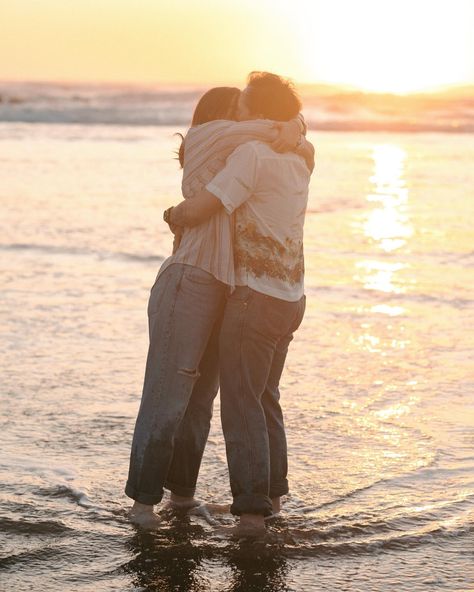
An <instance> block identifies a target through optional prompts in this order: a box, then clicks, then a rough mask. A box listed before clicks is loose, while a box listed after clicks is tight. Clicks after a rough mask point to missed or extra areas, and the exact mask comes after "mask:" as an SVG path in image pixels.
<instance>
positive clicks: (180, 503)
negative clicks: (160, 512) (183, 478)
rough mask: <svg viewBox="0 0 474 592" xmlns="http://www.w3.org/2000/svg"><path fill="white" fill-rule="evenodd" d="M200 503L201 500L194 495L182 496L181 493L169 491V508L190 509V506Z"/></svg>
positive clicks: (199, 504) (193, 506)
mask: <svg viewBox="0 0 474 592" xmlns="http://www.w3.org/2000/svg"><path fill="white" fill-rule="evenodd" d="M202 503H203V502H201V501H200V500H197V499H196V498H194V497H184V496H183V495H176V494H175V493H171V497H170V503H169V505H170V507H171V508H174V509H175V510H190V509H191V508H196V507H197V506H201V505H202Z"/></svg>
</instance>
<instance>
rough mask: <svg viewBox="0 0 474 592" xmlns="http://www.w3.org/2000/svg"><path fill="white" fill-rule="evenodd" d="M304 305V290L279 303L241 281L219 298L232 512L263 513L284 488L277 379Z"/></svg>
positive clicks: (223, 411)
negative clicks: (223, 299)
mask: <svg viewBox="0 0 474 592" xmlns="http://www.w3.org/2000/svg"><path fill="white" fill-rule="evenodd" d="M304 311H305V297H304V296H303V298H301V300H299V301H298V302H287V301H285V300H280V299H279V298H272V297H271V296H266V295H265V294H262V293H260V292H256V291H254V290H252V289H250V288H248V287H237V288H236V290H235V291H234V292H233V294H232V295H231V296H230V297H229V298H228V300H227V303H226V307H225V311H224V318H223V321H222V328H221V334H220V349H219V357H220V383H221V417H222V428H223V431H224V438H225V443H226V450H227V463H228V466H229V476H230V486H231V490H232V496H233V498H234V499H233V504H232V506H231V512H232V513H233V514H236V515H240V514H244V513H250V514H262V515H264V516H267V515H270V514H271V513H272V504H271V498H274V497H280V496H281V495H285V494H286V493H288V481H287V472H288V462H287V446H286V436H285V426H284V423H283V414H282V410H281V406H280V391H279V388H278V384H279V382H280V377H281V374H282V371H283V367H284V365H285V359H286V355H287V353H288V346H289V344H290V342H291V340H292V339H293V333H294V331H296V329H297V328H298V327H299V325H300V323H301V321H302V319H303V316H304Z"/></svg>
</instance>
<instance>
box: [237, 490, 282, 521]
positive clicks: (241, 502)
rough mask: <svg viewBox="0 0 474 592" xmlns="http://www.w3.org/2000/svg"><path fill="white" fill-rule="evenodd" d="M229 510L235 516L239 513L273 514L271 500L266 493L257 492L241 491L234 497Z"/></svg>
mask: <svg viewBox="0 0 474 592" xmlns="http://www.w3.org/2000/svg"><path fill="white" fill-rule="evenodd" d="M230 511H231V513H232V514H234V515H235V516H240V515H241V514H260V515H263V516H271V514H273V507H272V500H271V499H270V498H269V497H268V495H262V494H258V493H242V494H240V495H238V496H237V497H234V502H233V504H232V505H231V507H230Z"/></svg>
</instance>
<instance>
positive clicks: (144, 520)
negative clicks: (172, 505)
mask: <svg viewBox="0 0 474 592" xmlns="http://www.w3.org/2000/svg"><path fill="white" fill-rule="evenodd" d="M129 518H130V521H131V522H132V523H133V524H135V525H136V526H141V527H142V528H146V529H147V530H153V529H156V528H159V527H160V526H161V524H162V521H161V518H160V517H159V516H158V515H157V514H155V512H154V511H153V506H149V505H147V504H140V503H139V502H135V503H134V504H133V506H132V509H131V510H130V512H129Z"/></svg>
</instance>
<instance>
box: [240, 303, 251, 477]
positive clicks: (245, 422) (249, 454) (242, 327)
mask: <svg viewBox="0 0 474 592" xmlns="http://www.w3.org/2000/svg"><path fill="white" fill-rule="evenodd" d="M249 300H250V295H249V296H248V298H247V300H246V301H244V304H243V306H244V311H243V313H241V323H240V335H239V392H240V396H239V397H238V401H239V407H240V410H241V413H242V416H243V419H244V425H245V441H246V445H247V448H248V456H247V459H248V469H249V477H250V483H251V484H252V483H253V471H252V461H253V460H254V459H253V454H252V447H251V446H250V439H249V426H248V420H247V414H246V411H245V405H243V401H242V392H243V389H242V368H243V364H242V335H243V332H244V328H245V324H246V320H247V318H246V314H245V313H246V312H247V307H248V302H249Z"/></svg>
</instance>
